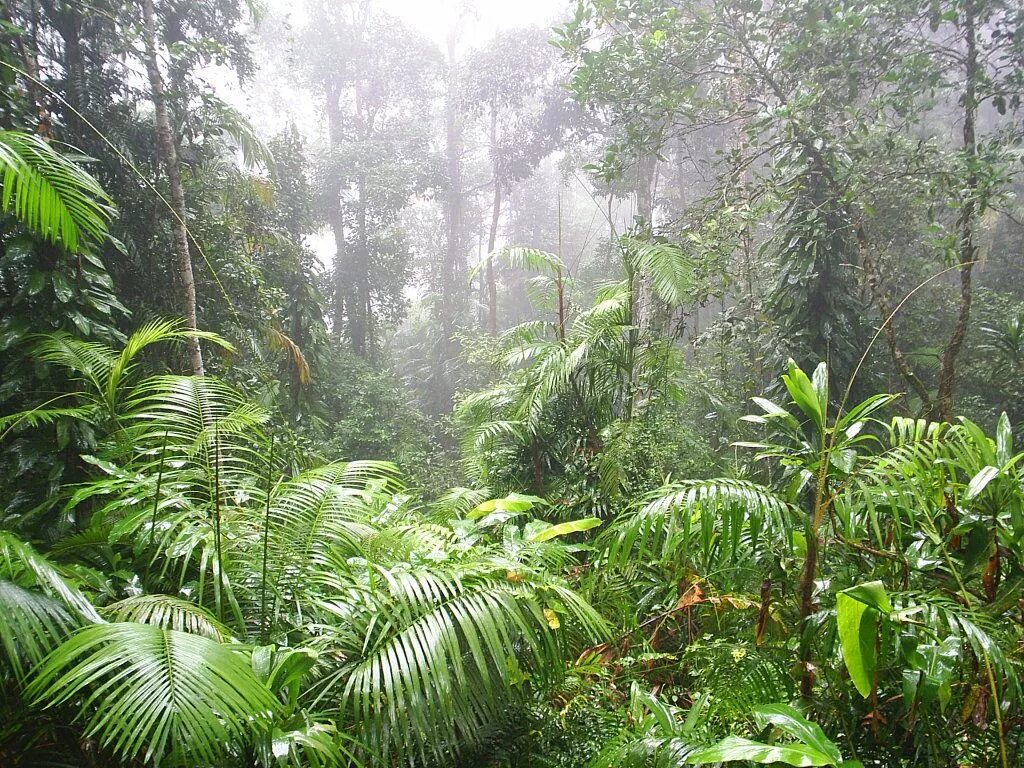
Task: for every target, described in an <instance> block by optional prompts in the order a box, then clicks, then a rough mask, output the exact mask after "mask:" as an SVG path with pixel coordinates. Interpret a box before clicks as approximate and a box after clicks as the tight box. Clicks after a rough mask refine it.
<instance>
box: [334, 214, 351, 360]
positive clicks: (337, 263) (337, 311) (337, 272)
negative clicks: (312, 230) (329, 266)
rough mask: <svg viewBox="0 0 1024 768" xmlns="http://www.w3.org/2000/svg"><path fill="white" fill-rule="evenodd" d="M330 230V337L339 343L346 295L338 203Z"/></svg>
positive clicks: (343, 227) (341, 218)
mask: <svg viewBox="0 0 1024 768" xmlns="http://www.w3.org/2000/svg"><path fill="white" fill-rule="evenodd" d="M331 229H332V230H333V231H334V322H333V323H332V325H331V336H332V337H333V338H334V340H335V341H336V342H340V341H341V337H342V331H343V330H344V325H345V297H346V295H347V293H348V282H347V281H346V279H345V268H344V264H345V221H344V219H343V217H342V215H341V204H340V202H339V203H338V209H337V210H336V211H334V212H333V214H332V216H331Z"/></svg>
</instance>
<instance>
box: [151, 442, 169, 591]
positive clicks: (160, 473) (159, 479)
mask: <svg viewBox="0 0 1024 768" xmlns="http://www.w3.org/2000/svg"><path fill="white" fill-rule="evenodd" d="M168 431H169V430H166V429H165V430H164V439H163V442H162V443H161V445H160V465H159V466H158V467H157V470H156V492H155V493H154V495H153V519H152V520H151V521H150V524H149V548H150V549H152V548H153V542H154V541H155V539H156V513H157V511H158V510H159V508H160V487H161V486H162V485H163V481H164V457H165V456H166V455H167V433H168ZM155 559H156V553H154V554H153V556H152V557H151V558H150V560H149V565H147V566H146V575H147V576H149V569H150V568H151V567H152V565H153V560H155Z"/></svg>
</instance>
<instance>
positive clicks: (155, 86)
mask: <svg viewBox="0 0 1024 768" xmlns="http://www.w3.org/2000/svg"><path fill="white" fill-rule="evenodd" d="M142 19H143V33H144V34H143V37H144V38H145V47H146V72H147V74H148V75H149V86H150V89H151V91H152V97H153V109H154V112H155V118H156V143H157V153H158V155H159V157H160V160H161V162H162V163H163V165H164V170H165V171H166V173H167V180H168V182H169V183H170V185H171V210H172V212H173V214H174V216H173V221H172V222H171V226H172V230H173V232H174V256H175V259H176V261H177V266H178V277H179V278H180V279H181V284H182V291H183V294H184V295H183V306H182V317H184V319H185V324H186V325H187V326H188V327H189V328H190V329H192V330H193V331H194V330H196V329H197V328H198V324H197V321H196V282H195V276H194V275H193V273H192V256H191V255H190V254H189V248H188V220H187V218H186V215H187V214H186V211H185V188H184V187H183V186H182V184H181V168H180V167H179V165H178V151H177V149H176V148H175V144H174V137H173V135H172V134H171V121H170V118H169V117H168V115H167V99H166V98H165V96H164V84H163V79H162V78H161V76H160V68H159V66H158V64H157V55H156V12H155V11H154V10H153V0H142ZM186 346H187V347H188V356H189V362H190V363H191V366H192V373H193V374H194V375H196V376H202V375H203V374H204V373H205V369H204V367H203V351H202V349H201V348H200V347H199V339H198V337H196V336H189V337H188V339H187V341H186Z"/></svg>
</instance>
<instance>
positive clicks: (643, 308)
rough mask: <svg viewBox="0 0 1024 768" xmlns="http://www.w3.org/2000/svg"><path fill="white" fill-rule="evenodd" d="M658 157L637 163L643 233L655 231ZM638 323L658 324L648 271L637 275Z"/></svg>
mask: <svg viewBox="0 0 1024 768" xmlns="http://www.w3.org/2000/svg"><path fill="white" fill-rule="evenodd" d="M657 163H658V159H657V158H656V157H654V156H653V155H646V156H644V157H642V158H641V159H640V161H639V162H638V163H637V183H636V216H637V218H638V219H639V220H640V222H641V224H642V226H643V235H650V234H651V233H652V232H653V218H654V174H655V169H656V167H657ZM636 289H637V297H636V312H637V316H636V318H635V320H636V323H637V324H638V325H639V326H640V328H641V330H643V331H645V332H649V331H651V330H653V329H654V328H655V327H656V325H657V317H656V316H657V314H658V312H657V306H656V299H655V295H654V279H653V277H652V276H651V275H650V274H648V273H647V272H640V273H638V275H637V283H636Z"/></svg>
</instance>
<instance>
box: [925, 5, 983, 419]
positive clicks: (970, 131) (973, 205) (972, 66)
mask: <svg viewBox="0 0 1024 768" xmlns="http://www.w3.org/2000/svg"><path fill="white" fill-rule="evenodd" d="M975 14H976V11H975V7H974V0H965V2H964V14H963V28H964V40H965V42H966V44H967V56H966V59H965V62H964V69H965V71H964V75H965V84H964V100H963V104H964V154H965V155H966V157H967V165H968V175H967V194H966V199H965V200H964V203H963V208H962V209H961V211H960V219H959V229H960V233H959V234H960V254H959V256H960V259H959V260H960V309H959V312H958V313H957V318H956V323H955V324H954V326H953V332H952V333H951V334H950V337H949V341H948V342H947V343H946V348H945V350H944V351H943V353H942V365H941V367H940V368H939V391H938V395H937V397H936V409H937V414H936V415H937V416H938V418H940V419H942V420H943V421H952V420H953V396H954V389H955V387H956V361H957V357H958V356H959V355H960V349H961V348H962V347H963V344H964V338H965V337H966V336H967V325H968V323H969V322H970V319H971V299H972V287H971V273H972V271H973V269H974V259H975V254H976V252H977V246H976V245H975V242H974V228H975V220H976V218H977V215H978V206H977V199H976V198H977V192H978V175H977V173H976V172H975V170H974V168H975V162H974V161H975V158H976V156H977V154H978V147H977V137H976V135H975V129H976V120H977V114H978V94H977V87H978V74H979V65H978V43H977V31H976V29H975V24H976V21H977V20H976V18H975Z"/></svg>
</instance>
